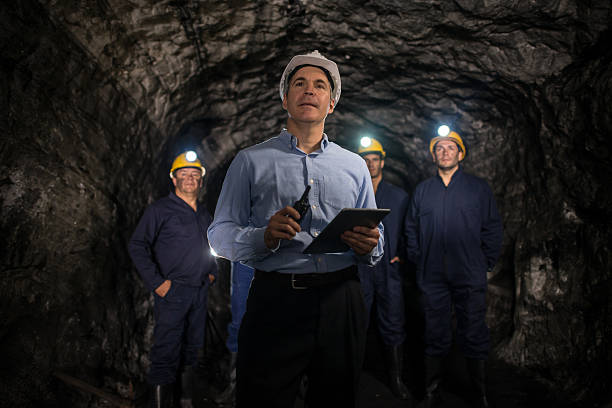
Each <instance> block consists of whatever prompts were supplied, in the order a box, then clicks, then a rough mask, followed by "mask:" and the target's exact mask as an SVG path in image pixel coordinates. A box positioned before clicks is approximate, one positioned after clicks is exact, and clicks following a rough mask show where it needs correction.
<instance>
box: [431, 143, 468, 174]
mask: <svg viewBox="0 0 612 408" xmlns="http://www.w3.org/2000/svg"><path fill="white" fill-rule="evenodd" d="M461 158H463V152H462V151H461V149H460V148H459V146H457V144H456V143H455V142H453V141H450V140H441V141H439V142H438V143H436V145H435V146H434V149H433V161H434V163H436V164H437V165H438V168H439V169H441V170H452V169H454V168H455V167H457V166H458V164H459V160H460V159H461Z"/></svg>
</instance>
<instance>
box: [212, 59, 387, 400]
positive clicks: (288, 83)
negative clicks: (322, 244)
mask: <svg viewBox="0 0 612 408" xmlns="http://www.w3.org/2000/svg"><path fill="white" fill-rule="evenodd" d="M340 89H341V84H340V74H339V72H338V68H337V66H336V64H335V63H334V62H332V61H330V60H328V59H326V58H324V57H323V56H322V55H321V54H319V53H318V52H317V51H314V52H312V53H310V54H307V55H298V56H295V57H294V58H293V59H292V60H291V61H290V62H289V64H288V65H287V67H286V68H285V71H284V73H283V75H282V77H281V83H280V96H281V99H282V101H283V108H284V109H285V110H287V112H288V114H289V118H288V119H287V129H285V130H283V131H282V132H281V133H280V135H278V136H277V137H274V138H272V139H269V140H267V141H265V142H263V143H260V144H258V145H255V146H252V147H250V148H248V149H245V150H242V151H240V152H239V153H238V154H237V155H236V158H235V159H234V161H233V162H232V164H231V165H230V167H229V169H228V171H227V175H226V177H225V181H224V182H223V188H222V190H221V195H220V197H219V201H218V203H217V208H216V210H215V219H214V221H213V223H212V225H211V226H210V228H209V230H208V237H209V239H210V243H211V246H212V247H213V248H214V250H215V251H216V252H217V253H218V254H219V255H220V256H223V257H226V258H228V259H230V260H232V261H242V262H246V263H247V264H248V265H250V266H252V267H254V268H255V277H254V279H253V281H252V283H251V289H250V291H249V297H248V300H247V310H246V313H245V314H244V317H243V319H242V325H241V327H240V333H239V336H238V361H237V375H238V381H237V395H236V397H237V406H238V407H247V406H249V407H250V406H265V407H291V406H293V404H294V401H295V398H296V395H297V392H298V388H299V385H300V381H301V379H302V377H303V376H304V375H306V376H307V378H308V390H307V392H306V397H305V398H306V403H307V404H308V406H312V407H332V406H333V407H353V406H354V405H355V397H356V391H357V390H356V388H357V384H358V378H359V373H360V370H361V366H362V362H363V354H364V348H365V334H366V314H365V307H364V302H363V296H362V294H361V287H360V284H359V280H358V277H357V268H356V266H355V265H356V264H357V263H358V262H359V263H367V264H371V265H374V264H375V263H376V262H378V260H379V259H380V258H381V256H382V247H383V238H382V228H383V227H382V224H379V226H378V228H376V227H374V228H366V227H355V228H354V229H353V230H352V231H345V232H344V233H343V235H342V238H343V240H344V242H346V243H347V244H348V246H349V247H350V248H351V249H350V250H348V251H347V252H342V253H333V254H303V253H302V252H303V250H304V249H305V248H306V246H308V244H310V243H311V242H312V241H313V239H314V238H315V237H316V236H317V235H318V234H319V233H320V232H321V231H322V230H323V228H325V226H326V225H327V224H328V223H329V222H330V221H331V220H332V219H333V218H334V217H335V216H336V215H337V214H338V213H339V212H340V210H341V209H342V208H345V207H351V208H376V201H375V199H374V192H373V190H372V182H371V180H370V175H369V173H368V170H367V168H366V166H365V163H364V161H363V160H362V159H361V158H360V157H359V156H358V155H356V154H355V153H352V152H349V151H347V150H345V149H343V148H341V147H340V146H338V145H336V144H335V143H332V142H330V141H329V139H328V138H327V135H326V134H325V133H323V129H324V124H325V118H326V117H327V115H328V114H331V113H332V112H333V111H334V108H335V106H336V104H337V103H338V100H339V98H340ZM307 186H310V187H311V190H310V193H309V202H310V207H309V208H308V210H307V212H305V213H304V215H303V216H300V214H299V213H298V212H297V211H296V210H295V209H294V208H293V207H292V206H291V205H292V204H293V203H294V202H295V201H296V200H297V199H298V198H299V197H300V196H301V195H302V193H303V192H304V190H305V188H306V187H307Z"/></svg>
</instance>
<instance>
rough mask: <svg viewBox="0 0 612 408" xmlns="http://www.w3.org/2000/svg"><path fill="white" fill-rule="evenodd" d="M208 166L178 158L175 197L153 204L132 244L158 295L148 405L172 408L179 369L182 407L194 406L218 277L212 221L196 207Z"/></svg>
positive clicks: (134, 256)
mask: <svg viewBox="0 0 612 408" xmlns="http://www.w3.org/2000/svg"><path fill="white" fill-rule="evenodd" d="M204 172H205V170H204V167H203V166H202V164H201V162H200V160H198V158H197V156H196V154H195V152H193V151H190V152H186V153H183V154H181V155H179V156H178V157H177V158H176V159H175V160H174V162H173V164H172V169H171V170H170V177H171V178H172V182H173V184H174V188H175V189H174V193H172V192H171V193H170V194H169V195H168V197H165V198H162V199H160V200H158V201H156V202H155V203H153V204H152V205H150V206H149V207H148V208H147V209H146V211H145V213H144V215H143V216H142V218H141V219H140V222H139V223H138V226H137V227H136V230H135V231H134V233H133V235H132V238H131V240H130V242H129V248H128V249H129V253H130V256H131V257H132V261H133V262H134V264H135V265H136V269H138V272H139V273H140V276H141V277H142V280H143V281H144V284H145V286H146V287H147V288H148V289H149V290H151V291H152V292H153V293H154V297H155V306H154V315H155V329H154V332H153V347H152V348H151V356H150V358H151V367H150V371H149V375H148V379H147V381H148V382H149V384H150V385H151V387H152V389H151V395H150V406H155V407H172V405H173V401H172V400H173V396H172V394H173V387H174V383H175V381H176V376H177V373H178V371H179V366H180V367H181V372H182V374H181V383H182V390H181V405H182V406H183V407H191V406H192V384H193V365H194V364H195V363H196V360H197V354H198V350H199V349H200V348H201V347H202V345H203V344H204V329H205V324H206V302H207V297H208V287H209V285H210V283H212V281H213V280H214V277H215V274H216V263H215V260H214V257H213V256H212V255H211V253H210V247H209V245H208V239H207V236H206V230H207V228H208V226H209V225H210V221H211V216H210V214H209V213H208V211H206V209H205V208H204V206H202V205H201V204H198V202H197V200H198V193H199V192H200V190H201V188H202V185H203V177H204Z"/></svg>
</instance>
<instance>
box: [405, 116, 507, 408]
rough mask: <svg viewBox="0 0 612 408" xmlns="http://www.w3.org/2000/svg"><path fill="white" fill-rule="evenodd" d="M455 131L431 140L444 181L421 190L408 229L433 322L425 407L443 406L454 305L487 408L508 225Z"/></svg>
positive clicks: (428, 331)
mask: <svg viewBox="0 0 612 408" xmlns="http://www.w3.org/2000/svg"><path fill="white" fill-rule="evenodd" d="M448 131H449V129H448V128H446V132H443V133H441V136H438V137H435V138H433V139H432V140H431V143H430V146H429V150H430V152H431V154H432V157H433V161H434V163H436V165H437V168H438V171H437V175H436V176H434V177H432V178H429V179H427V180H425V181H423V182H421V183H420V184H419V185H418V186H417V187H416V189H415V191H414V195H413V196H412V199H411V203H410V208H409V211H408V214H407V216H406V224H405V233H406V244H407V245H406V247H407V254H408V258H409V259H410V260H412V261H413V262H414V263H415V264H416V268H417V272H416V273H417V276H416V280H417V285H418V286H419V289H420V291H421V293H422V299H421V301H422V307H423V312H424V317H425V370H426V381H425V383H426V396H425V401H424V405H425V406H426V407H430V406H432V405H433V404H434V403H435V400H436V395H437V392H436V391H437V389H438V384H439V372H440V365H441V362H442V358H443V357H444V356H445V355H447V354H448V352H449V350H450V346H451V341H452V323H451V318H452V307H453V308H454V311H455V316H456V320H457V332H456V341H457V344H458V345H459V347H460V349H461V350H462V352H463V354H464V356H465V357H466V358H467V360H466V361H467V367H468V371H469V373H470V376H471V379H472V381H473V384H474V389H475V391H476V393H477V394H476V395H477V399H476V406H479V407H487V406H488V402H487V398H486V393H485V359H486V358H487V355H488V351H489V329H488V327H487V324H486V322H485V315H486V311H487V305H486V299H485V296H486V289H487V271H488V270H491V269H492V268H493V266H494V265H495V263H496V262H497V258H498V257H499V253H500V251H501V244H502V239H503V227H502V221H501V218H500V216H499V213H498V212H497V207H496V204H495V199H494V198H493V194H492V192H491V189H490V188H489V185H488V184H487V182H486V181H484V180H482V179H480V178H478V177H475V176H472V175H469V174H467V173H464V172H463V171H462V170H461V168H460V166H459V162H460V161H461V160H463V158H464V157H465V155H466V149H465V145H464V144H463V140H462V139H461V137H460V136H459V135H458V134H457V133H456V132H450V133H448Z"/></svg>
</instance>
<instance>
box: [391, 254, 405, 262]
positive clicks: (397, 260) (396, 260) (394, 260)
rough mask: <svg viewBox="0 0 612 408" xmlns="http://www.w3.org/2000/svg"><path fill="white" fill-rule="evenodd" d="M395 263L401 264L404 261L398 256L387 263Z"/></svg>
mask: <svg viewBox="0 0 612 408" xmlns="http://www.w3.org/2000/svg"><path fill="white" fill-rule="evenodd" d="M396 262H399V263H401V264H403V263H404V260H403V259H402V258H400V257H399V256H394V257H393V259H392V260H390V261H389V263H396Z"/></svg>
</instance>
